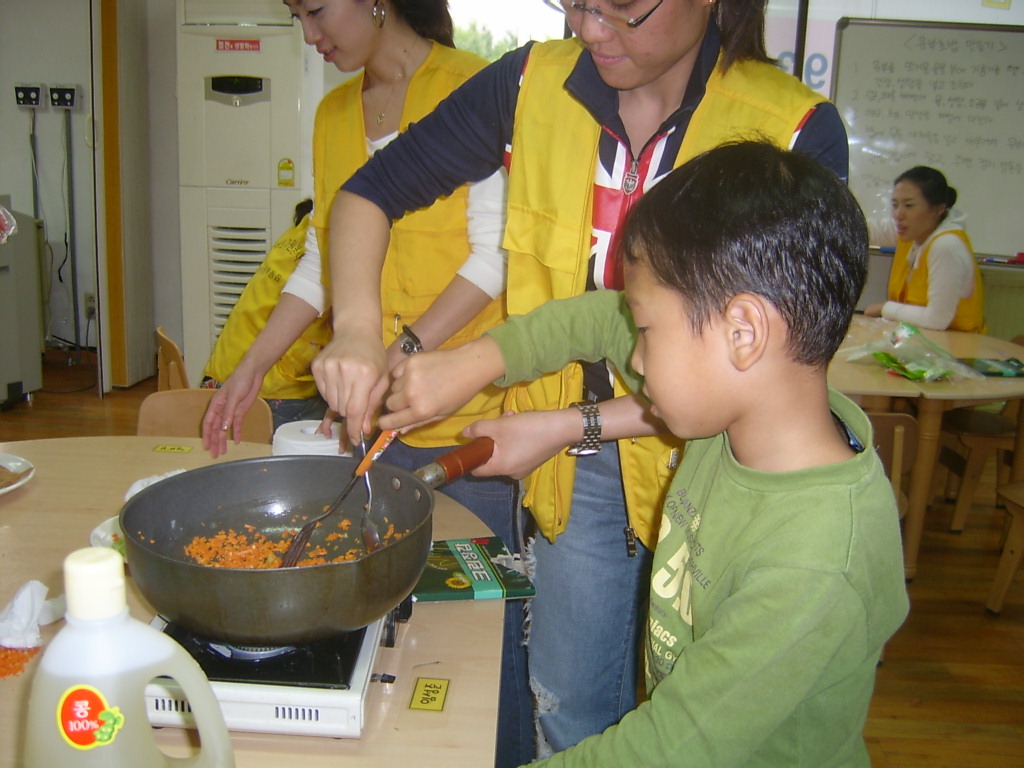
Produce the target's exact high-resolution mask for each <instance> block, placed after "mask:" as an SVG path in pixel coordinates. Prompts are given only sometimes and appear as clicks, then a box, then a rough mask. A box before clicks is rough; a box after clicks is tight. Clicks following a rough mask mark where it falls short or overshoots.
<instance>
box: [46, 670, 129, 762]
mask: <svg viewBox="0 0 1024 768" xmlns="http://www.w3.org/2000/svg"><path fill="white" fill-rule="evenodd" d="M123 725H124V715H122V714H121V710H120V708H119V707H111V706H110V705H109V704H108V703H107V700H106V699H105V698H104V697H103V694H102V693H100V692H99V691H98V690H96V689H95V688H93V687H92V686H91V685H77V686H75V687H74V688H69V689H68V690H67V691H65V692H64V695H63V696H61V698H60V703H59V704H58V705H57V728H58V729H59V730H60V735H61V736H63V737H64V741H66V742H67V743H68V744H69V745H71V746H72V747H74V748H75V749H92V748H93V747H103V746H106V745H107V744H112V743H113V742H114V738H115V737H116V736H117V733H118V731H120V730H121V726H123Z"/></svg>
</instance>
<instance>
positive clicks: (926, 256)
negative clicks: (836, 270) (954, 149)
mask: <svg viewBox="0 0 1024 768" xmlns="http://www.w3.org/2000/svg"><path fill="white" fill-rule="evenodd" d="M955 203H956V189H954V188H953V187H951V186H949V184H948V183H947V182H946V177H945V176H943V175H942V174H941V173H940V172H939V171H937V170H935V169H934V168H928V167H926V166H923V165H919V166H916V167H914V168H911V169H910V170H909V171H906V172H904V173H902V174H900V176H899V177H897V179H896V182H895V184H894V186H893V192H892V220H891V226H890V227H889V232H888V239H889V242H885V240H886V239H887V238H886V233H885V232H874V233H872V234H873V237H872V239H877V240H879V241H880V244H881V245H895V247H896V254H895V256H893V260H892V269H891V271H890V272H889V288H888V292H887V295H888V299H889V300H888V301H885V302H880V303H877V304H871V305H869V306H868V307H866V308H865V310H864V314H865V315H867V316H869V317H884V318H886V319H889V320H902V321H905V322H908V323H912V324H913V325H916V326H918V327H920V328H934V329H936V330H940V331H941V330H946V329H947V328H948V329H949V330H953V331H972V332H979V333H980V332H983V331H984V330H985V322H984V307H985V302H984V295H983V291H982V285H981V271H980V270H979V269H978V264H977V262H976V261H975V259H974V251H973V250H972V249H971V241H970V240H969V239H968V238H967V232H965V231H964V227H963V221H964V216H963V215H962V214H961V213H960V212H959V211H954V210H953V205H954V204H955ZM893 235H895V242H894V241H893V240H894V238H893Z"/></svg>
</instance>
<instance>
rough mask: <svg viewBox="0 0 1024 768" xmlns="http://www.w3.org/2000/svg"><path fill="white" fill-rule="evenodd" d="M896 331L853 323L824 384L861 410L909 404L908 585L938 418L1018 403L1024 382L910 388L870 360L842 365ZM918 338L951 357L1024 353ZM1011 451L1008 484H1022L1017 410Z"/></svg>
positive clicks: (953, 335) (1023, 427)
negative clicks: (913, 418)
mask: <svg viewBox="0 0 1024 768" xmlns="http://www.w3.org/2000/svg"><path fill="white" fill-rule="evenodd" d="M896 325H897V324H896V323H895V322H892V321H888V320H881V319H878V318H866V317H862V316H857V317H855V318H854V321H853V324H852V325H851V327H850V333H849V334H848V336H847V340H846V342H844V344H843V346H842V347H841V348H840V350H839V352H837V353H836V356H835V359H834V360H833V361H832V365H831V366H829V371H828V380H829V384H831V385H832V386H833V387H834V388H835V389H838V390H839V391H840V392H843V393H844V394H847V395H851V396H854V397H855V399H860V400H861V402H862V404H863V405H865V406H866V407H875V406H877V405H878V404H879V403H880V402H881V400H888V399H891V398H909V399H912V401H913V405H914V407H915V409H916V411H917V421H918V446H917V458H916V460H915V462H914V468H913V472H912V473H911V479H910V493H909V498H908V506H907V514H906V517H905V518H904V520H903V557H904V573H905V575H906V577H907V579H913V578H914V576H915V575H916V574H917V553H918V550H919V549H920V546H921V534H922V531H923V530H924V517H925V513H926V512H927V509H928V503H929V501H930V500H931V495H932V479H933V475H934V472H935V465H936V462H937V461H938V455H939V434H940V432H941V431H942V414H943V413H944V412H945V411H947V410H950V409H952V408H961V407H964V406H973V405H983V404H985V403H994V402H1001V401H1004V400H1014V399H1022V398H1024V378H996V377H986V378H984V379H980V380H974V379H961V380H958V381H935V382H914V381H910V380H909V379H906V378H903V377H902V376H897V375H893V374H891V373H888V372H887V369H886V368H885V367H884V366H882V365H881V364H880V363H877V362H875V361H874V360H870V361H861V362H848V361H847V358H848V356H849V352H850V350H851V349H853V348H854V347H857V346H860V345H862V344H864V343H865V342H866V341H868V340H874V339H881V338H885V336H886V335H887V334H888V333H891V331H892V329H893V328H895V326H896ZM923 333H924V335H925V336H926V337H927V338H928V339H929V340H931V341H933V342H935V343H936V344H938V345H939V346H940V347H942V348H943V349H945V350H946V351H948V352H949V353H950V354H952V355H953V356H954V357H990V358H1006V357H1016V358H1019V359H1021V360H1024V347H1019V346H1017V345H1015V344H1012V343H1011V342H1009V341H1004V340H1003V339H997V338H995V337H993V336H985V335H983V334H979V333H962V332H959V331H930V330H925V331H923ZM880 399H881V400H880ZM1014 446H1015V450H1014V464H1013V469H1012V475H1011V476H1012V479H1014V480H1024V408H1021V409H1020V419H1019V421H1018V423H1017V436H1016V441H1015V443H1014Z"/></svg>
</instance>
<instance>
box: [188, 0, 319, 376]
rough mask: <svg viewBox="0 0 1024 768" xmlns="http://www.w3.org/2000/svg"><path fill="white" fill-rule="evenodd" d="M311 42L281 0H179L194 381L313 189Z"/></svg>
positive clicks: (190, 359)
mask: <svg viewBox="0 0 1024 768" xmlns="http://www.w3.org/2000/svg"><path fill="white" fill-rule="evenodd" d="M304 47H305V46H304V43H303V40H302V32H301V29H300V28H299V26H298V25H297V24H294V23H293V20H292V19H291V16H290V14H289V12H288V9H287V7H286V6H285V5H284V4H283V3H281V2H280V0H246V2H239V1H238V0H235V1H230V0H229V1H227V2H226V1H225V0H178V45H177V55H178V94H177V95H178V137H179V139H178V140H179V165H180V167H179V184H180V191H179V192H180V194H179V201H180V208H181V225H180V226H181V274H182V311H183V328H184V339H183V352H184V355H185V358H186V360H187V361H188V369H189V371H191V376H192V381H191V382H190V383H191V384H192V386H196V385H197V384H198V381H199V379H200V378H201V374H202V369H203V366H204V365H205V364H206V361H207V359H209V355H210V351H211V350H212V349H213V345H214V342H215V341H216V339H217V336H218V334H219V333H220V331H221V329H222V328H223V326H224V322H225V320H226V319H227V316H228V313H229V312H230V311H231V309H232V307H233V306H234V305H235V302H236V301H237V299H238V296H239V295H240V294H241V292H242V289H243V288H244V287H245V284H246V282H247V281H248V279H249V277H250V276H251V275H252V274H253V273H254V272H255V271H256V269H257V267H258V266H259V264H260V262H262V261H263V259H264V257H265V256H266V253H267V251H268V250H269V248H270V247H271V245H273V243H274V241H275V240H276V239H277V237H279V236H280V235H281V234H282V233H284V231H285V230H286V229H288V228H289V227H290V226H291V224H292V214H293V212H294V209H295V206H296V204H297V203H298V202H299V201H300V200H301V199H303V198H304V197H309V196H310V194H311V187H312V183H311V179H310V173H309V170H308V157H309V149H308V147H309V144H310V138H309V137H310V127H309V126H311V125H312V112H313V110H315V106H316V101H318V97H317V98H308V97H307V96H306V94H308V93H310V89H309V84H308V79H309V78H307V77H306V76H305V75H304V70H305V69H306V63H305V56H304V51H303V49H304ZM320 90H322V85H321V86H320ZM310 102H312V103H310Z"/></svg>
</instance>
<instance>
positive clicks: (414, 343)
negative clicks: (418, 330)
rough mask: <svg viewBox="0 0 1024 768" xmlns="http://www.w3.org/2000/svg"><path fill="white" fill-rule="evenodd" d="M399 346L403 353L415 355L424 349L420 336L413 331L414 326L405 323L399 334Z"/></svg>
mask: <svg viewBox="0 0 1024 768" xmlns="http://www.w3.org/2000/svg"><path fill="white" fill-rule="evenodd" d="M398 346H399V348H400V349H401V350H402V354H403V355H415V354H416V353H417V352H422V351H423V344H422V343H421V342H420V338H419V336H417V335H416V334H415V333H413V332H412V328H410V327H409V326H408V325H403V326H402V332H401V333H400V334H398Z"/></svg>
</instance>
